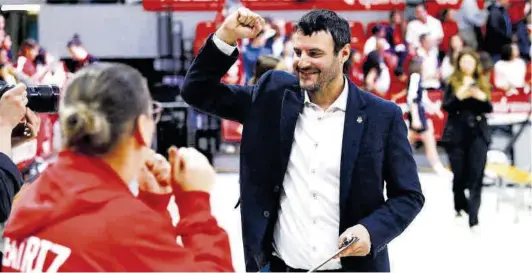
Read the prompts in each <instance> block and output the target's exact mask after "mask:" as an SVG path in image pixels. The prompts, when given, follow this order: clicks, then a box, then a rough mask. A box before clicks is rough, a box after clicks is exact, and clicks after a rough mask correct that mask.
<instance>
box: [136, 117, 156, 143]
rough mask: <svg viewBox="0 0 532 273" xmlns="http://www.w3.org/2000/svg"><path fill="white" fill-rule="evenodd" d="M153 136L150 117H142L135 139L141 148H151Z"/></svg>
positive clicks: (138, 123) (139, 119)
mask: <svg viewBox="0 0 532 273" xmlns="http://www.w3.org/2000/svg"><path fill="white" fill-rule="evenodd" d="M152 135H153V124H152V122H151V120H150V119H149V117H148V116H146V115H140V116H139V117H138V118H137V124H136V130H135V139H136V140H137V142H138V144H139V145H140V146H146V147H149V146H151V141H152Z"/></svg>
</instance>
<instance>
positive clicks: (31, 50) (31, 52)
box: [16, 39, 39, 84]
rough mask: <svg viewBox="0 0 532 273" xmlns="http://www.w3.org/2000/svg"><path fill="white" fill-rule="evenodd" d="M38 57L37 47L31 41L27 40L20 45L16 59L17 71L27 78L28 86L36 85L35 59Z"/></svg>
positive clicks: (35, 43)
mask: <svg viewBox="0 0 532 273" xmlns="http://www.w3.org/2000/svg"><path fill="white" fill-rule="evenodd" d="M37 55H39V45H38V44H37V42H36V41H35V40H33V39H27V40H25V41H24V42H22V44H21V45H20V49H19V54H18V57H17V64H16V68H17V71H18V72H20V73H21V74H23V75H24V76H25V77H26V78H28V82H27V83H28V84H35V83H38V78H37V75H36V74H37V66H36V65H35V59H36V58H37Z"/></svg>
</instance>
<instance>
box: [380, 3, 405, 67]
mask: <svg viewBox="0 0 532 273" xmlns="http://www.w3.org/2000/svg"><path fill="white" fill-rule="evenodd" d="M385 29H386V41H387V42H388V44H389V45H390V49H391V51H392V52H394V53H395V54H396V55H397V57H398V62H397V67H402V66H403V63H404V61H405V60H406V57H407V56H408V49H407V47H406V41H405V33H406V22H405V21H404V19H403V16H402V15H401V12H399V11H398V10H392V11H391V12H390V25H388V26H386V28H385ZM396 74H400V73H397V71H396Z"/></svg>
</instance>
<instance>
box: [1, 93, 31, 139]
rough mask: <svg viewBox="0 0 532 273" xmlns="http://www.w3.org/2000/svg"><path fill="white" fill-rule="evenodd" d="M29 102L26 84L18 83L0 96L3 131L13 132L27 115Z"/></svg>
mask: <svg viewBox="0 0 532 273" xmlns="http://www.w3.org/2000/svg"><path fill="white" fill-rule="evenodd" d="M27 104H28V98H27V93H26V87H25V86H24V84H18V85H16V86H15V87H13V88H11V89H9V90H7V91H6V92H5V93H4V94H3V95H2V96H1V97H0V128H2V131H3V132H2V133H5V132H9V133H10V134H11V131H13V129H14V128H15V126H17V125H18V124H19V123H20V122H21V121H22V119H23V118H24V115H26V105H27Z"/></svg>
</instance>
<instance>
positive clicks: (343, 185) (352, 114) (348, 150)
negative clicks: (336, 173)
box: [340, 81, 366, 211]
mask: <svg viewBox="0 0 532 273" xmlns="http://www.w3.org/2000/svg"><path fill="white" fill-rule="evenodd" d="M348 82H349V94H348V97H347V108H346V113H345V122H344V134H343V140H342V157H341V162H340V211H343V209H344V207H345V201H346V198H347V196H349V191H350V189H351V181H352V174H353V169H354V167H355V161H356V159H357V156H358V151H359V148H360V139H361V137H362V135H363V133H364V129H365V127H366V126H365V124H366V113H365V112H364V108H365V105H366V103H365V101H364V99H363V98H362V96H361V92H364V91H362V90H360V89H359V88H358V87H357V86H355V85H354V84H353V83H352V82H351V81H348Z"/></svg>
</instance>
